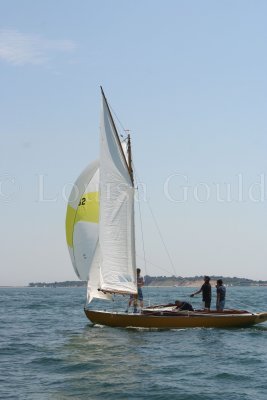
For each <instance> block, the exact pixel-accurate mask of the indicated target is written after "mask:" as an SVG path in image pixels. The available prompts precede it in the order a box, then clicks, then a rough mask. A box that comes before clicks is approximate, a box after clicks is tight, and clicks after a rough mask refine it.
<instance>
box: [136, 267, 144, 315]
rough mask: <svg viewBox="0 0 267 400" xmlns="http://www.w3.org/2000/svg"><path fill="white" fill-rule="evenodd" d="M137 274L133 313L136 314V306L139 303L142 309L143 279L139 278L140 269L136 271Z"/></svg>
mask: <svg viewBox="0 0 267 400" xmlns="http://www.w3.org/2000/svg"><path fill="white" fill-rule="evenodd" d="M136 273H137V295H135V297H134V313H135V312H137V304H138V301H139V302H140V307H141V308H143V307H144V301H143V292H142V287H143V286H144V278H143V277H142V276H141V269H140V268H137V269H136Z"/></svg>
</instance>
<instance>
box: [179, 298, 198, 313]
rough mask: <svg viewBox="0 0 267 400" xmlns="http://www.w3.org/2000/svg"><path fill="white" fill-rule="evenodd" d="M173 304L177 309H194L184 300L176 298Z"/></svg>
mask: <svg viewBox="0 0 267 400" xmlns="http://www.w3.org/2000/svg"><path fill="white" fill-rule="evenodd" d="M175 305H176V308H177V309H178V310H179V311H194V309H193V307H192V305H191V304H190V303H187V302H186V301H180V300H176V302H175Z"/></svg>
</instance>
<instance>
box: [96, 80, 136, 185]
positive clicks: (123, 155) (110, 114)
mask: <svg viewBox="0 0 267 400" xmlns="http://www.w3.org/2000/svg"><path fill="white" fill-rule="evenodd" d="M100 89H101V93H102V96H103V98H104V101H105V103H106V106H107V109H108V112H109V116H110V120H111V123H112V126H113V129H114V131H115V134H116V139H117V143H118V146H119V148H120V151H121V154H122V157H123V159H124V162H125V165H126V167H127V169H128V172H129V175H130V178H131V181H132V185H133V186H134V182H133V170H132V168H131V167H130V164H128V163H127V160H126V157H125V154H124V151H123V149H122V145H121V141H120V138H119V134H118V131H117V128H116V125H115V122H114V119H113V116H112V113H111V111H110V108H109V105H108V102H107V99H106V96H105V93H104V90H103V88H102V86H100ZM128 136H129V135H128ZM128 143H129V142H128ZM130 149H131V146H130ZM130 151H131V150H130Z"/></svg>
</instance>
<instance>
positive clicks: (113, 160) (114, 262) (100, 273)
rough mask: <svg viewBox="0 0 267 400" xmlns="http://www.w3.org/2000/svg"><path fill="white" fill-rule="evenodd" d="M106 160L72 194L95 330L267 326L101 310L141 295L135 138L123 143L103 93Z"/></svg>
mask: <svg viewBox="0 0 267 400" xmlns="http://www.w3.org/2000/svg"><path fill="white" fill-rule="evenodd" d="M101 98H102V108H101V119H100V157H99V160H97V161H94V162H93V163H91V164H90V165H89V166H88V167H87V168H86V169H85V170H84V171H83V172H82V173H81V175H80V176H79V177H78V179H77V180H76V182H75V185H74V186H73V189H72V191H71V194H70V198H69V202H68V208H67V215H66V238H67V244H68V248H69V253H70V258H71V261H72V264H73V268H74V270H75V272H76V274H77V276H78V278H79V279H81V280H86V281H87V298H86V306H85V307H84V311H85V314H86V316H87V317H88V319H89V320H90V321H91V322H92V323H93V324H100V325H106V326H111V327H124V328H126V327H136V328H158V329H172V328H175V329H177V328H188V327H218V328H226V327H245V326H250V325H253V324H258V323H261V322H264V321H266V320H267V312H265V313H252V312H249V311H244V310H225V311H223V312H216V311H211V312H205V311H203V310H198V311H179V310H177V308H176V307H175V306H174V305H156V306H150V307H145V308H143V309H142V310H141V312H139V313H128V312H121V311H114V310H96V309H94V308H93V307H92V305H91V304H92V301H93V300H95V299H101V300H112V298H113V296H114V295H131V294H132V295H136V294H137V276H136V254H135V226H134V194H135V187H134V176H133V169H132V154H131V140H130V135H128V136H127V138H126V140H123V141H121V140H120V136H119V134H118V131H117V128H116V125H115V122H114V119H113V116H112V113H111V109H110V107H109V104H108V102H107V99H106V96H105V94H104V91H103V89H102V87H101Z"/></svg>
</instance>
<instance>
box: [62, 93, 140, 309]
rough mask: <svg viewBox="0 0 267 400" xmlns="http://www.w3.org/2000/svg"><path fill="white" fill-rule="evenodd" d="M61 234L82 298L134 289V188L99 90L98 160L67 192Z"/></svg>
mask: <svg viewBox="0 0 267 400" xmlns="http://www.w3.org/2000/svg"><path fill="white" fill-rule="evenodd" d="M66 236H67V243H68V247H69V253H70V257H71V260H72V264H73V267H74V270H75V272H76V274H77V276H78V277H79V278H80V279H82V280H87V281H88V285H87V301H88V302H90V301H91V300H92V299H93V298H104V299H109V298H110V294H109V293H137V282H136V262H135V237H134V187H133V182H132V178H131V176H130V173H129V168H128V164H127V161H126V158H125V155H124V152H123V150H122V146H121V143H120V140H119V137H118V134H117V131H116V128H115V125H114V121H113V119H112V116H111V113H110V110H109V107H108V104H107V102H106V99H105V96H104V93H103V92H102V112H101V126H100V161H99V162H98V161H96V162H94V163H92V164H90V165H89V166H88V167H87V168H86V169H85V170H84V171H83V172H82V174H81V175H80V176H79V178H78V179H77V181H76V182H75V185H74V187H73V190H72V192H71V194H70V198H69V203H68V209H67V217H66Z"/></svg>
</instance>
